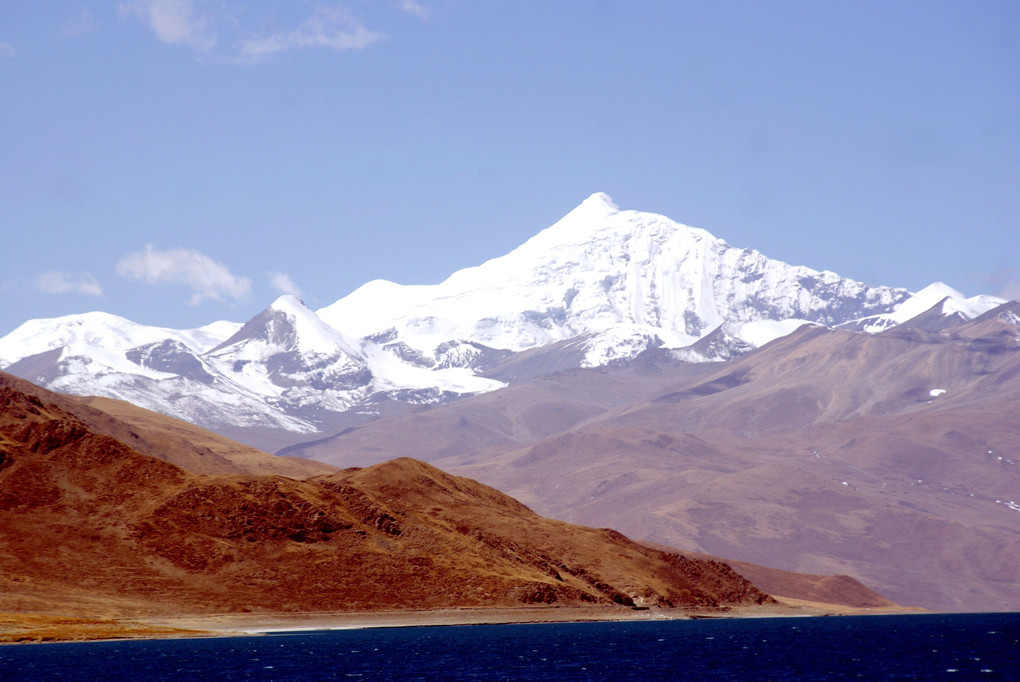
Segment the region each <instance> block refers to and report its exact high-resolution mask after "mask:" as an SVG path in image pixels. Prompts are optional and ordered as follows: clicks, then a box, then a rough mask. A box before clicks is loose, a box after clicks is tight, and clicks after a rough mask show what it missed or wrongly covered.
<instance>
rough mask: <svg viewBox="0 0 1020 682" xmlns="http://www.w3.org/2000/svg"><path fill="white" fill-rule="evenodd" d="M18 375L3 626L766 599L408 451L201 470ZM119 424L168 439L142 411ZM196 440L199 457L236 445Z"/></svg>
mask: <svg viewBox="0 0 1020 682" xmlns="http://www.w3.org/2000/svg"><path fill="white" fill-rule="evenodd" d="M22 388H27V387H25V385H24V382H21V381H20V380H15V379H12V378H9V377H7V376H2V375H0V630H2V629H3V626H4V623H9V622H10V620H11V614H20V617H21V619H22V620H25V619H28V621H30V622H36V621H39V622H42V621H46V619H50V621H53V622H58V623H60V622H64V621H62V620H60V618H66V617H72V618H76V619H78V620H77V621H74V622H76V623H77V624H78V626H79V627H82V628H85V629H86V630H88V628H89V627H93V628H95V629H96V631H99V632H104V631H105V630H104V628H105V627H106V624H107V623H108V621H107V620H106V619H110V618H139V617H146V616H147V617H153V616H160V617H164V618H168V617H181V616H201V615H203V614H206V615H209V614H222V613H252V614H260V613H261V614H266V615H267V616H268V615H273V614H281V613H303V614H307V613H310V612H316V613H323V612H330V613H338V612H351V611H358V612H366V611H375V612H378V611H390V610H399V609H418V610H420V609H444V608H464V607H487V608H495V607H504V608H506V607H521V606H535V605H539V606H554V605H555V606H563V607H569V606H585V607H600V608H603V609H610V610H612V609H618V610H621V609H622V610H623V611H624V612H627V613H630V608H631V607H636V606H646V607H651V608H655V609H697V610H699V611H705V610H707V611H717V612H719V611H725V610H727V609H729V608H734V607H743V608H752V609H753V608H758V607H767V606H769V605H774V604H775V602H774V601H773V600H772V599H771V597H769V596H768V595H766V594H765V593H764V592H762V591H761V590H759V589H758V588H757V587H755V586H754V585H753V584H751V583H750V582H748V581H747V580H746V579H745V578H744V577H742V576H741V575H739V574H737V573H736V572H735V571H734V570H733V569H732V568H731V567H730V566H729V565H727V564H726V563H724V562H722V561H719V560H717V559H714V558H707V557H697V556H691V555H686V554H683V553H680V552H675V551H671V550H663V549H659V548H652V547H648V546H645V545H641V544H638V543H635V542H632V541H630V540H628V539H627V538H626V537H624V536H623V535H621V534H620V533H617V532H616V531H612V530H608V529H594V528H584V527H579V526H573V525H570V524H566V523H562V522H559V521H553V520H549V519H546V518H542V517H540V516H538V515H536V514H535V513H533V512H532V511H531V510H529V509H528V508H527V507H525V506H523V505H522V504H520V503H519V502H517V501H515V500H513V499H512V498H510V497H508V496H506V495H504V494H502V493H500V492H498V491H496V490H494V489H493V488H490V487H487V486H485V485H482V484H479V483H477V482H475V481H472V480H469V479H466V478H460V477H456V476H451V475H449V474H446V473H444V472H442V471H440V470H438V469H436V468H434V467H432V466H430V465H428V464H425V463H422V462H420V461H416V460H412V459H407V458H403V459H397V460H394V461H391V462H387V463H384V464H380V465H376V466H373V467H370V468H366V469H353V470H346V471H336V472H333V473H328V474H322V475H318V476H313V477H310V478H306V479H304V480H299V479H297V478H290V477H286V476H281V475H276V474H272V475H259V474H250V473H239V474H196V473H193V472H190V471H187V470H186V469H184V468H181V467H179V466H177V465H175V464H173V463H171V461H166V460H173V459H174V456H173V453H172V452H171V453H164V455H165V456H164V457H163V458H157V457H153V456H150V455H148V454H142V453H141V452H139V451H138V450H136V449H134V448H132V447H128V445H126V444H125V443H123V442H121V441H120V440H118V439H116V438H114V437H112V436H110V435H106V434H103V433H99V432H97V430H95V429H94V428H92V427H91V426H90V425H89V424H87V423H86V422H85V421H84V420H83V419H82V418H79V417H77V416H75V415H74V414H72V413H71V411H70V410H69V409H65V407H62V406H61V405H63V406H66V407H67V408H71V409H74V410H75V411H80V407H81V406H80V405H75V404H74V402H75V399H72V398H67V397H66V396H56V395H54V394H49V393H48V392H46V391H44V390H42V389H38V388H34V387H32V389H31V391H30V392H26V391H25V390H21V389H22ZM58 403H59V404H58ZM90 409H94V408H90ZM129 413H131V410H127V409H122V410H121V414H129ZM86 415H87V416H88V418H89V419H90V420H91V421H92V422H93V423H100V422H103V423H106V429H107V430H111V429H112V430H116V429H119V428H122V427H125V425H127V427H131V425H130V424H128V423H127V422H119V420H118V419H117V418H114V417H112V416H109V415H107V417H108V420H109V421H108V422H107V420H104V419H103V418H102V416H101V415H99V414H95V413H91V412H87V411H86ZM112 422H118V423H117V424H114V425H113V426H111V423H112ZM149 426H151V425H149ZM157 426H160V427H161V428H164V427H166V424H165V423H164V422H162V421H158V423H157ZM189 428H190V427H189ZM129 437H130V438H131V440H132V441H134V442H144V443H150V444H152V443H159V442H165V443H166V444H167V445H168V446H169V445H172V442H171V440H169V436H166V434H165V432H164V431H159V430H157V431H155V432H152V431H149V430H147V429H146V428H142V427H140V426H139V427H137V430H136V432H135V433H134V436H129ZM162 438H167V439H168V440H166V441H161V440H160V439H162ZM202 442H204V443H205V445H202V446H201V447H206V448H208V453H206V454H205V455H204V456H203V457H199V459H198V461H206V460H208V459H209V458H210V457H211V455H214V454H216V452H217V449H219V448H221V447H226V448H227V449H229V448H230V447H233V446H231V445H229V444H226V445H224V444H223V443H220V442H219V440H218V439H217V438H215V437H212V436H207V437H206V439H205V440H204V441H202ZM180 447H181V448H184V453H185V454H184V457H185V459H186V460H187V461H196V459H195V458H196V457H198V456H197V455H196V454H195V452H194V451H191V450H189V449H188V446H185V445H183V444H181V445H180ZM245 458H246V459H245V460H244V461H245V462H246V466H251V467H254V468H255V469H256V470H261V469H263V468H265V467H267V466H272V465H271V464H270V463H267V462H256V461H254V460H257V459H272V456H270V455H266V454H264V453H262V454H258V453H257V451H256V452H246V453H245ZM288 466H289V465H288ZM794 582H795V581H794ZM794 591H795V592H796V590H794ZM874 598H878V597H877V595H874V596H873V597H869V598H868V599H866V601H868V600H870V601H874ZM853 599H859V594H856V593H855V594H854V596H853ZM878 599H880V598H878ZM834 601H837V602H838V601H839V599H838V598H837V599H835V600H834ZM844 603H847V602H846V601H845V600H844ZM869 603H870V602H869ZM33 619H35V620H33ZM96 619H99V620H96ZM47 622H49V621H47ZM153 632H154V631H149V634H152V633H153ZM143 634H144V633H143Z"/></svg>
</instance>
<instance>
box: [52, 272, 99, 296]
mask: <svg viewBox="0 0 1020 682" xmlns="http://www.w3.org/2000/svg"><path fill="white" fill-rule="evenodd" d="M35 285H36V286H37V287H38V288H39V290H40V291H44V292H46V293H47V294H79V295H81V296H102V295H103V288H102V287H101V286H99V282H97V281H96V278H95V277H93V276H92V275H88V274H76V273H70V272H56V271H50V272H44V273H42V274H40V275H37V276H36V278H35Z"/></svg>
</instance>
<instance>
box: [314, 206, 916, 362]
mask: <svg viewBox="0 0 1020 682" xmlns="http://www.w3.org/2000/svg"><path fill="white" fill-rule="evenodd" d="M910 297H911V294H910V292H908V291H906V290H904V289H894V288H890V287H882V286H879V287H869V286H866V285H864V284H861V283H860V282H856V281H853V280H850V279H846V278H843V277H840V276H838V275H836V274H835V273H832V272H819V271H816V270H812V269H810V268H806V267H801V266H791V265H787V264H786V263H782V262H780V261H776V260H771V259H768V258H766V257H765V256H763V255H762V254H760V253H758V252H757V251H752V250H749V249H738V248H734V247H732V246H730V245H729V244H727V243H726V242H724V241H723V240H721V239H718V238H716V237H713V236H712V235H711V234H709V233H708V232H706V231H705V230H702V229H698V228H692V227H687V226H685V225H681V224H680V223H677V222H675V221H673V220H670V219H669V218H667V217H665V216H661V215H655V214H651V213H642V212H639V211H624V210H620V209H619V207H617V206H616V204H615V203H614V202H613V200H612V199H611V198H610V197H609V196H608V195H606V194H601V193H599V194H593V195H592V196H591V197H589V198H588V199H587V200H585V201H584V202H583V203H582V204H581V205H580V206H578V207H577V208H576V209H574V210H573V211H571V212H570V213H569V214H568V215H566V216H565V217H564V218H563V219H561V220H560V221H559V222H557V223H556V224H554V225H553V226H552V227H550V228H548V229H546V230H543V231H542V232H540V233H539V234H538V235H536V236H535V237H533V238H532V239H530V240H528V241H527V242H526V243H524V244H523V245H521V246H520V247H519V248H517V249H515V250H514V251H512V252H510V253H509V254H507V255H505V256H503V257H501V258H495V259H493V260H490V261H488V262H486V263H484V264H482V265H480V266H478V267H474V268H468V269H465V270H461V271H459V272H456V273H454V274H453V275H451V276H450V277H449V278H448V279H447V280H446V281H445V282H443V283H441V284H437V285H434V286H401V285H398V284H394V283H392V282H387V281H382V280H377V281H374V282H369V283H368V284H366V285H364V286H363V287H361V288H360V289H358V290H357V291H355V292H354V293H352V294H350V295H349V296H347V297H346V298H343V299H341V300H339V301H337V302H336V303H334V304H332V305H330V306H327V307H325V308H323V309H321V310H319V311H318V314H319V317H321V318H322V319H323V320H325V321H326V322H327V323H329V324H330V325H331V326H333V327H335V328H337V329H342V330H344V331H346V332H347V333H348V334H350V335H352V336H360V337H367V336H371V335H386V336H387V337H388V338H390V339H391V342H392V343H399V344H401V345H402V347H406V348H409V349H413V352H417V353H418V354H420V355H421V356H423V357H431V356H434V355H435V353H436V349H437V348H438V347H439V346H440V345H441V344H444V343H448V342H449V341H450V340H451V339H457V340H461V341H470V342H473V343H476V344H480V345H483V346H486V347H491V348H498V349H506V350H511V351H522V350H527V349H529V348H534V347H536V346H544V345H546V344H549V343H552V342H556V341H561V340H564V339H570V338H574V337H577V336H580V335H582V334H588V335H591V337H590V338H589V339H588V340H587V341H586V342H585V344H586V353H585V357H584V361H583V364H585V365H588V366H597V365H602V364H605V363H607V362H612V361H614V360H620V359H628V358H631V357H633V356H635V355H637V354H638V353H640V352H641V351H643V350H646V349H647V348H651V347H658V346H665V347H668V348H682V347H685V346H689V345H691V344H693V343H695V342H697V341H698V340H699V339H701V338H703V337H704V336H706V335H707V334H709V333H710V332H713V331H715V330H716V329H719V328H720V327H722V328H723V331H724V333H725V334H726V336H728V337H729V338H731V339H733V340H734V343H740V342H742V343H743V344H744V345H746V344H750V345H752V346H756V345H760V344H761V343H762V342H763V341H764V340H771V338H775V337H776V336H778V335H781V334H783V333H788V332H789V331H792V330H793V329H794V328H796V327H797V326H799V325H800V324H803V323H806V322H813V323H817V324H823V325H829V326H832V325H837V324H842V323H846V322H848V321H850V320H857V319H860V318H863V317H870V316H876V315H882V314H887V313H890V312H892V311H894V310H895V309H896V307H897V306H898V305H900V304H903V303H904V302H906V301H907V300H909V299H910ZM763 323H764V324H763Z"/></svg>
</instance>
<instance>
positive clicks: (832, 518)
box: [286, 303, 1020, 610]
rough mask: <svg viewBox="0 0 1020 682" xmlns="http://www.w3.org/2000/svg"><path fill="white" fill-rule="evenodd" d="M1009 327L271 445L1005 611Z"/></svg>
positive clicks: (1012, 508) (622, 374)
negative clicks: (456, 478) (407, 463)
mask: <svg viewBox="0 0 1020 682" xmlns="http://www.w3.org/2000/svg"><path fill="white" fill-rule="evenodd" d="M1018 325H1020V304H1016V303H1012V304H1007V305H1005V306H1003V307H1002V308H1000V309H997V310H995V311H992V312H991V313H989V314H987V315H985V316H983V317H982V318H978V319H977V320H974V321H972V322H968V323H964V324H959V325H956V326H951V327H941V326H940V327H931V325H930V324H928V322H926V320H925V319H921V318H919V319H918V320H916V321H914V322H913V323H907V324H905V325H902V326H901V327H899V328H897V329H894V330H890V331H887V332H885V333H882V334H878V335H870V334H865V333H859V332H850V331H832V330H827V329H824V328H820V327H804V328H802V329H801V330H799V331H798V332H796V333H794V334H792V335H790V336H788V337H784V338H781V339H778V340H776V341H774V342H773V343H771V344H768V345H766V346H764V347H762V348H761V349H759V350H757V351H755V352H753V353H751V354H749V355H746V356H744V357H742V358H738V359H736V360H732V361H730V362H726V363H710V364H701V365H684V364H677V363H676V362H675V361H672V360H670V359H669V358H668V357H666V356H665V355H664V354H659V355H658V356H656V355H655V354H654V353H652V354H649V355H648V356H647V357H646V358H644V362H643V363H642V362H637V363H635V364H633V365H632V366H629V367H625V368H616V369H613V368H603V369H599V370H577V371H573V372H564V373H560V374H554V375H550V376H545V377H539V378H536V379H533V380H531V381H529V382H526V383H524V384H520V385H517V386H513V387H510V388H508V389H504V390H501V391H496V392H493V393H490V394H486V395H482V396H477V397H473V398H468V399H465V400H461V401H458V402H455V403H451V404H449V405H446V406H442V407H437V408H431V409H423V410H420V411H418V412H415V413H412V414H407V415H401V416H398V417H393V418H389V419H384V420H380V421H378V422H375V423H371V424H367V425H364V426H362V427H360V428H357V429H351V430H349V431H347V432H345V433H342V434H339V435H338V436H336V437H334V438H331V439H327V440H324V441H320V442H318V443H314V444H309V445H307V446H305V447H303V448H288V449H287V450H286V452H287V453H290V454H301V455H305V456H311V457H315V458H317V459H319V460H322V461H326V462H330V463H332V464H335V465H338V466H350V465H354V464H357V465H366V464H369V463H371V462H374V461H379V460H380V459H385V458H388V457H392V456H394V455H396V454H399V453H404V452H414V453H415V456H416V457H419V458H422V459H424V460H426V461H429V462H431V463H434V464H437V465H438V466H441V467H442V468H443V469H446V470H449V471H453V472H455V473H459V474H462V475H468V476H472V477H473V478H477V479H478V480H481V481H484V482H486V483H488V484H490V485H493V486H496V487H497V488H499V489H500V490H503V491H506V492H508V493H509V494H511V495H513V496H515V497H516V498H518V499H520V500H522V501H523V502H525V503H526V504H528V505H529V506H530V507H532V508H534V509H536V510H537V511H539V512H540V513H542V514H546V515H550V516H554V517H557V518H562V519H565V520H568V521H571V522H574V523H584V524H589V525H600V526H601V525H611V526H612V527H614V528H618V529H620V530H621V531H623V532H625V533H627V534H628V535H630V536H631V537H634V538H640V539H643V540H648V541H653V542H658V543H662V544H664V545H668V546H673V547H683V548H685V549H690V550H696V551H702V552H706V553H709V554H713V555H716V556H726V557H732V558H736V559H740V560H745V561H751V562H754V563H756V564H762V565H768V566H775V567H778V568H782V569H786V570H792V571H799V572H806V573H816V574H833V573H841V574H849V575H853V576H855V577H857V578H860V579H861V580H862V581H863V582H864V583H865V584H867V585H869V586H870V587H873V588H875V589H877V590H878V591H879V592H881V593H882V594H885V595H887V596H889V597H890V598H892V599H894V600H896V601H897V602H899V603H901V604H910V605H917V606H923V607H925V608H929V609H936V610H1016V609H1020V416H1018V415H1020V326H1018ZM933 391H934V392H935V393H934V394H933ZM939 391H944V392H942V393H940V392H939Z"/></svg>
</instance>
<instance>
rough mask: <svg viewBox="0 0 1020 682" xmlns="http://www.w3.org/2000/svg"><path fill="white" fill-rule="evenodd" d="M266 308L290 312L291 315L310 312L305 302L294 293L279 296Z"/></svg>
mask: <svg viewBox="0 0 1020 682" xmlns="http://www.w3.org/2000/svg"><path fill="white" fill-rule="evenodd" d="M268 309H269V310H279V311H280V312H282V313H290V314H291V315H294V314H300V315H306V314H308V313H310V312H311V309H310V308H309V307H308V306H307V305H305V302H304V301H302V300H301V299H300V298H298V297H297V296H295V295H294V294H284V295H283V296H280V297H279V298H278V299H276V300H275V301H273V302H272V303H271V304H270V305H269V308H268Z"/></svg>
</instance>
